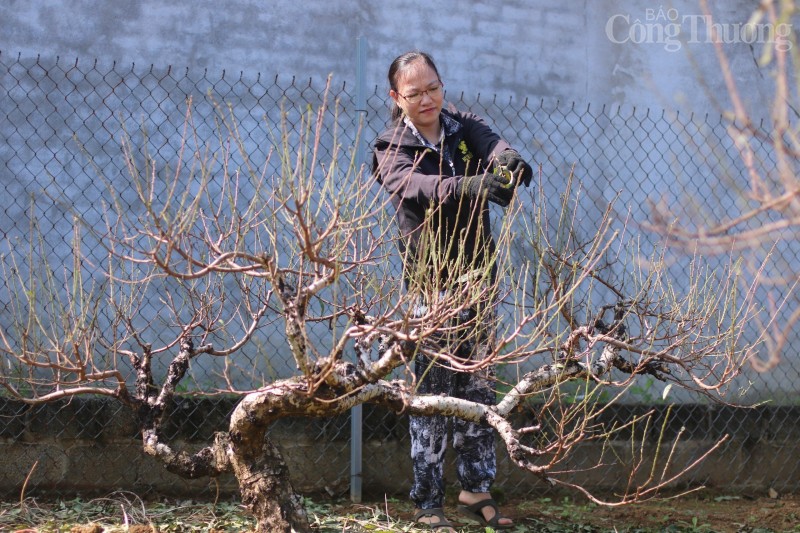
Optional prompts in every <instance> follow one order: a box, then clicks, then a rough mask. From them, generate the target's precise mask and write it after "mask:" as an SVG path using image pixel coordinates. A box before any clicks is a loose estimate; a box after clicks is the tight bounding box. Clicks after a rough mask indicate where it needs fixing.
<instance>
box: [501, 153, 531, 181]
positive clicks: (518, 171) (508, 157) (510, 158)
mask: <svg viewBox="0 0 800 533" xmlns="http://www.w3.org/2000/svg"><path fill="white" fill-rule="evenodd" d="M497 164H498V165H500V166H501V167H505V168H506V169H507V170H508V171H509V172H511V175H512V176H513V177H514V179H515V181H516V183H519V182H522V183H524V184H525V186H526V187H530V185H531V179H533V169H532V168H531V166H530V165H529V164H528V163H526V162H525V160H524V159H522V156H520V155H519V153H518V152H517V151H516V150H503V151H502V152H500V153H499V154H498V155H497Z"/></svg>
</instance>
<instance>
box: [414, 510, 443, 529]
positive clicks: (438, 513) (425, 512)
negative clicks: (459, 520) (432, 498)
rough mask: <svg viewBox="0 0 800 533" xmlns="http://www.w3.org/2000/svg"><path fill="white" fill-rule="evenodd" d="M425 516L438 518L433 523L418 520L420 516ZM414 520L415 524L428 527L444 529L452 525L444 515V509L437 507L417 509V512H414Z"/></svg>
mask: <svg viewBox="0 0 800 533" xmlns="http://www.w3.org/2000/svg"><path fill="white" fill-rule="evenodd" d="M425 517H431V518H437V519H438V520H437V521H436V522H433V523H428V522H420V521H419V519H420V518H425ZM414 521H415V522H416V523H417V524H419V525H421V526H425V527H428V528H430V529H445V528H452V527H453V524H451V523H450V522H449V521H448V520H447V518H446V517H445V516H444V509H441V508H439V507H436V508H433V509H417V512H416V513H415V514H414Z"/></svg>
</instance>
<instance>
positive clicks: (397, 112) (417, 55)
mask: <svg viewBox="0 0 800 533" xmlns="http://www.w3.org/2000/svg"><path fill="white" fill-rule="evenodd" d="M417 61H424V62H425V64H426V65H428V66H429V67H430V68H432V69H433V71H434V72H435V73H436V77H437V78H439V80H441V79H442V77H441V76H439V69H437V68H436V64H435V63H434V62H433V58H432V57H431V56H430V55H429V54H426V53H425V52H420V51H419V50H414V51H412V52H406V53H405V54H403V55H400V56H398V57H397V58H396V59H395V60H394V61H392V64H391V65H389V75H388V78H389V88H391V89H392V90H393V91H397V78H399V77H400V73H401V72H403V71H404V70H405V69H406V68H408V66H409V65H411V64H412V63H416V62H417ZM402 114H403V110H402V109H400V106H398V105H397V104H396V103H395V104H393V105H392V120H397V119H398V118H400V116H401V115H402Z"/></svg>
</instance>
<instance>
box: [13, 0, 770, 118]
mask: <svg viewBox="0 0 800 533" xmlns="http://www.w3.org/2000/svg"><path fill="white" fill-rule="evenodd" d="M709 4H710V6H711V12H712V14H713V16H714V18H715V19H714V20H715V21H716V22H717V23H719V24H720V25H721V26H720V27H719V28H720V29H721V30H725V31H728V34H729V38H728V39H727V43H726V44H725V45H724V49H725V51H726V52H727V53H728V54H730V55H731V57H732V61H733V66H734V70H735V74H736V77H737V79H738V80H739V81H741V82H744V84H743V87H742V88H743V90H744V91H745V94H744V96H745V99H746V100H748V101H750V102H755V103H757V104H759V105H760V104H761V103H762V102H763V101H764V98H765V97H766V96H767V95H768V94H769V87H770V81H769V80H770V78H769V76H768V75H766V73H764V72H760V71H759V68H758V67H757V66H756V64H755V62H754V56H755V55H757V54H760V51H761V44H762V41H766V42H768V41H769V37H770V35H769V34H768V33H763V32H762V33H763V34H762V35H761V36H760V37H759V36H757V37H754V38H747V37H745V36H742V35H740V32H739V31H738V27H737V26H736V25H740V24H742V23H744V22H745V21H747V20H748V18H749V16H750V15H751V12H752V10H753V9H754V2H752V1H750V0H731V1H723V0H713V1H711V2H709ZM702 17H703V12H702V11H701V9H700V7H699V4H698V2H696V0H676V1H673V2H668V3H664V4H656V3H653V2H643V1H641V0H623V1H615V0H577V1H571V2H552V1H549V0H506V1H504V2H488V1H485V0H473V1H470V2H457V1H455V0H444V1H441V2H425V1H422V0H410V1H406V2H394V3H391V2H389V3H387V2H372V1H369V0H357V1H350V2H344V1H338V2H331V1H330V0H304V1H303V2H296V1H288V0H272V1H270V2H262V1H256V0H215V1H211V0H197V1H194V2H183V1H179V0H118V1H115V2H102V1H97V0H71V1H63V0H7V1H5V2H3V3H2V6H0V51H2V53H3V54H11V55H16V54H18V53H21V54H23V55H25V56H31V55H33V56H35V55H37V54H41V55H43V56H45V57H53V56H61V57H62V58H66V59H70V60H71V59H73V58H78V59H80V60H83V61H91V60H93V59H95V58H97V59H99V60H101V61H111V60H115V61H118V62H120V63H122V64H131V63H135V64H137V65H149V64H154V65H156V66H157V67H158V66H165V65H173V66H175V67H181V68H182V67H188V68H192V69H209V70H210V71H212V72H221V71H223V70H225V71H227V72H229V73H230V72H233V73H238V72H240V71H244V72H249V73H255V72H261V73H264V74H267V75H274V74H284V75H289V76H298V77H300V78H303V77H314V78H324V77H325V76H327V75H328V74H331V73H332V74H333V75H334V76H335V77H336V78H339V79H352V77H353V75H354V56H355V40H356V38H357V37H358V36H359V35H363V36H364V37H366V38H367V40H368V42H369V53H368V69H367V77H368V84H374V85H376V86H380V87H385V86H386V82H385V73H386V69H387V67H388V65H389V62H390V61H391V59H392V58H394V57H395V56H397V55H398V54H399V53H401V52H403V51H405V50H407V49H412V48H420V49H424V50H427V51H429V52H431V53H432V54H433V55H434V57H435V58H436V59H437V60H438V62H439V64H440V67H441V70H442V74H443V77H444V80H445V82H446V84H447V88H448V91H455V94H458V93H460V92H465V93H468V94H475V93H482V94H484V95H493V94H497V95H498V96H499V97H500V98H504V99H505V98H509V97H513V98H518V99H524V98H557V99H561V100H568V101H573V100H574V101H577V102H580V103H585V102H587V103H592V104H596V105H601V104H610V103H619V104H627V105H632V106H639V107H641V106H655V107H659V108H661V107H665V106H666V107H672V106H675V105H678V106H681V107H683V108H688V109H692V110H700V111H706V110H708V109H710V106H711V99H710V98H709V95H712V96H713V97H718V96H720V95H724V93H725V90H724V85H723V84H722V82H721V80H720V78H719V76H714V75H713V74H714V73H716V72H717V70H718V69H717V59H716V57H715V54H714V47H713V46H712V45H711V44H710V43H709V38H710V37H709V32H708V20H706V19H704V18H702ZM678 30H680V35H679V36H676V35H677V32H678ZM747 40H755V43H754V45H753V46H752V47H751V46H750V43H748V42H745V41H747ZM700 74H704V75H710V79H709V80H708V86H707V88H706V89H707V90H704V88H703V86H702V84H699V83H698V82H697V77H698V75H700ZM723 100H725V98H724V96H723Z"/></svg>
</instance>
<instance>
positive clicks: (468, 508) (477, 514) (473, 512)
mask: <svg viewBox="0 0 800 533" xmlns="http://www.w3.org/2000/svg"><path fill="white" fill-rule="evenodd" d="M484 507H491V508H492V509H494V516H493V517H492V518H491V519H489V520H486V518H485V517H484V516H483V512H482V511H483V509H484ZM458 510H459V512H460V513H461V514H463V515H464V516H467V517H468V518H471V519H472V520H475V521H476V522H478V523H480V524H481V525H483V526H489V527H491V528H492V529H511V528H512V527H514V524H513V523H512V524H501V523H500V520H502V519H503V518H508V517H506V516H503V515H501V514H500V508H499V507H497V502H495V501H494V500H493V499H492V498H486V499H485V500H481V501H479V502H475V503H473V504H472V505H464V504H462V505H459V506H458Z"/></svg>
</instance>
